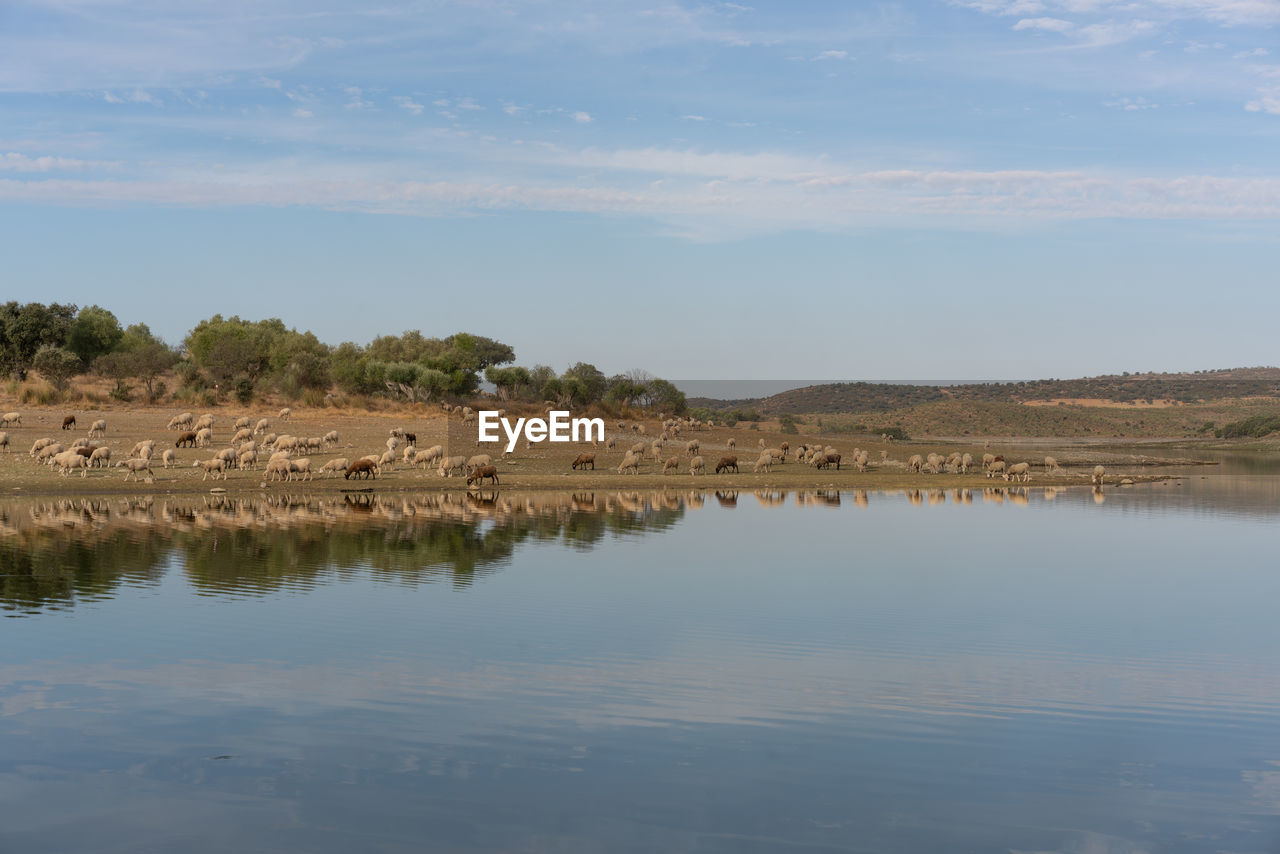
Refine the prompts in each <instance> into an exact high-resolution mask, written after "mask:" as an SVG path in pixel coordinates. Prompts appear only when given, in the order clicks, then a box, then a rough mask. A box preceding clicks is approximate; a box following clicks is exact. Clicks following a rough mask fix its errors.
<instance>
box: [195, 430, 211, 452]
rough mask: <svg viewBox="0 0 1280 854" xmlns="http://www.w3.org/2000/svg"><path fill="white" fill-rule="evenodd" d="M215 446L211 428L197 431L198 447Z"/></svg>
mask: <svg viewBox="0 0 1280 854" xmlns="http://www.w3.org/2000/svg"><path fill="white" fill-rule="evenodd" d="M211 444H213V430H212V429H211V428H209V427H201V428H200V429H199V430H197V431H196V447H197V448H207V447H209V445H211Z"/></svg>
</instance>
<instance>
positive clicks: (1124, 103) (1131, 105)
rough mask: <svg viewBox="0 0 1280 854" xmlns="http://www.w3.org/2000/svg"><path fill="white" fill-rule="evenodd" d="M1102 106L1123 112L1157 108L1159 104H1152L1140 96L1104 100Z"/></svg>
mask: <svg viewBox="0 0 1280 854" xmlns="http://www.w3.org/2000/svg"><path fill="white" fill-rule="evenodd" d="M1103 106H1105V107H1111V108H1112V109H1115V110H1124V111H1125V112H1130V113H1132V112H1137V111H1141V110H1155V109H1159V107H1160V105H1159V104H1153V103H1151V102H1150V101H1148V100H1147V99H1146V98H1143V97H1142V96H1138V97H1137V98H1118V99H1116V100H1114V101H1106V102H1104V104H1103Z"/></svg>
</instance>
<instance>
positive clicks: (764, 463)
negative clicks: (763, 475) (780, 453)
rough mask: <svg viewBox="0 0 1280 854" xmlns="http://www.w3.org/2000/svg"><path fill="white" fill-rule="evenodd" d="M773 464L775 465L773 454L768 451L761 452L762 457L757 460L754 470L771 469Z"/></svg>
mask: <svg viewBox="0 0 1280 854" xmlns="http://www.w3.org/2000/svg"><path fill="white" fill-rule="evenodd" d="M772 465H773V454H768V453H765V454H761V455H760V459H758V460H756V465H755V468H754V469H753V471H755V472H760V471H761V470H763V471H766V472H767V471H769V468H770V466H772Z"/></svg>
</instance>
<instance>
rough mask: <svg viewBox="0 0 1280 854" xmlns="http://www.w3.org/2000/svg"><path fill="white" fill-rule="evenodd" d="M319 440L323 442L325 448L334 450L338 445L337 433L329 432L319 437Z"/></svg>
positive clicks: (335, 431) (334, 431)
mask: <svg viewBox="0 0 1280 854" xmlns="http://www.w3.org/2000/svg"><path fill="white" fill-rule="evenodd" d="M320 440H321V441H322V442H324V445H325V447H326V448H335V447H337V445H338V431H337V430H330V431H329V432H328V433H325V434H324V435H323V436H321V437H320Z"/></svg>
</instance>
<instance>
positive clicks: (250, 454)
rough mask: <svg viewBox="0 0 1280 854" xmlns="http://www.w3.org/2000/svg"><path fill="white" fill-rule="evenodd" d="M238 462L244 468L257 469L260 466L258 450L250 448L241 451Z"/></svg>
mask: <svg viewBox="0 0 1280 854" xmlns="http://www.w3.org/2000/svg"><path fill="white" fill-rule="evenodd" d="M236 464H237V465H238V466H239V467H240V468H242V469H256V468H257V467H258V452H257V450H255V449H254V448H249V449H248V450H247V451H240V456H239V458H238V459H237V460H236Z"/></svg>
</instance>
